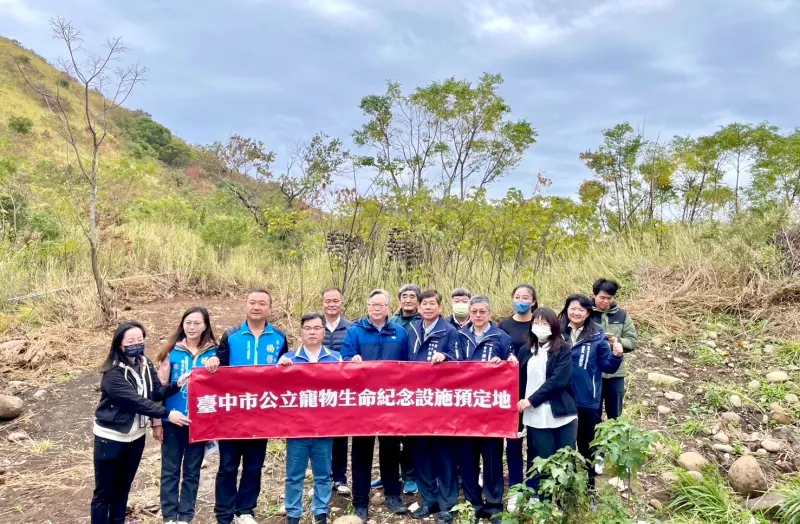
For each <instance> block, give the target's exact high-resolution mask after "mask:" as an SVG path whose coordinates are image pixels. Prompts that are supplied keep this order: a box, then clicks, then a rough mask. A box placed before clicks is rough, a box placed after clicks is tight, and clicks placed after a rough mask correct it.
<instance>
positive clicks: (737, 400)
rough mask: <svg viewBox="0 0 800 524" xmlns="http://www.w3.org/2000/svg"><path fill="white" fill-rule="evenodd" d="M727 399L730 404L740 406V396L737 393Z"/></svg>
mask: <svg viewBox="0 0 800 524" xmlns="http://www.w3.org/2000/svg"><path fill="white" fill-rule="evenodd" d="M728 401H729V402H730V403H731V406H733V407H735V408H740V407H742V397H740V396H739V395H731V397H730V398H729V399H728Z"/></svg>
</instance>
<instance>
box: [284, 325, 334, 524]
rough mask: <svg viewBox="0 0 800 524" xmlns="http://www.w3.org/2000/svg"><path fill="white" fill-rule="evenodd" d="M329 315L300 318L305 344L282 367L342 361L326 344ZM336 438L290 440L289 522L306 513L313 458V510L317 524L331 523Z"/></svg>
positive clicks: (288, 469)
mask: <svg viewBox="0 0 800 524" xmlns="http://www.w3.org/2000/svg"><path fill="white" fill-rule="evenodd" d="M324 322H325V317H324V316H322V315H321V314H319V313H308V314H307V315H304V316H303V318H302V319H300V335H301V337H302V339H303V347H301V348H300V349H297V350H295V351H292V352H290V353H287V354H286V355H284V356H282V357H281V359H280V360H279V361H278V365H280V366H292V365H295V364H309V363H320V364H323V363H338V362H341V361H342V357H341V355H339V353H338V352H336V351H331V350H330V349H329V348H327V347H325V346H323V344H322V341H323V339H324V338H325V335H324V333H325V326H324V325H323V324H324ZM332 449H333V439H332V438H290V439H286V523H287V524H300V518H301V517H302V516H303V481H304V480H305V478H306V467H308V461H309V460H311V471H312V473H313V474H314V500H313V502H312V503H311V511H312V513H313V514H314V522H315V524H327V522H328V505H329V504H330V502H331V452H332Z"/></svg>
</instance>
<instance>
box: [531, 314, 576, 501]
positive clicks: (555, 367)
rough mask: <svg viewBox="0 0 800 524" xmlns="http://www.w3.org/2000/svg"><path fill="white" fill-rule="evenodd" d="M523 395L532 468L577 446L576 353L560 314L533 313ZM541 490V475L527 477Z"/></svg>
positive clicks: (534, 487)
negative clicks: (538, 459) (568, 342)
mask: <svg viewBox="0 0 800 524" xmlns="http://www.w3.org/2000/svg"><path fill="white" fill-rule="evenodd" d="M519 364H520V365H519V373H520V380H519V387H520V398H521V399H522V400H520V401H519V403H518V404H517V410H518V411H519V412H520V413H521V414H522V416H521V421H520V422H521V425H523V426H525V428H526V429H527V434H528V435H527V437H528V460H527V462H528V467H527V469H530V468H531V466H533V459H534V458H535V457H542V458H548V457H550V456H551V455H553V454H554V453H555V452H556V451H558V450H559V449H561V448H563V447H567V446H569V447H571V448H573V449H574V448H575V441H576V438H577V434H578V409H577V407H576V405H575V393H574V391H573V388H572V381H571V379H572V354H571V353H570V351H569V348H568V347H566V344H564V341H563V339H562V337H561V325H560V323H559V321H558V317H557V316H556V314H555V313H554V312H553V311H552V310H551V309H547V308H539V309H537V310H536V311H535V312H534V314H533V322H532V324H531V332H530V333H529V340H528V344H526V345H525V346H523V347H522V349H520V353H519ZM526 483H527V485H528V487H530V488H532V489H534V490H536V491H537V492H538V490H539V478H538V477H533V478H531V479H528V480H527V482H526Z"/></svg>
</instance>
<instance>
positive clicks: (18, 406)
mask: <svg viewBox="0 0 800 524" xmlns="http://www.w3.org/2000/svg"><path fill="white" fill-rule="evenodd" d="M24 406H25V403H24V402H22V399H21V398H19V397H14V396H11V395H0V420H11V419H14V418H17V417H18V416H20V415H21V414H22V408H23V407H24Z"/></svg>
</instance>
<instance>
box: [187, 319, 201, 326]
mask: <svg viewBox="0 0 800 524" xmlns="http://www.w3.org/2000/svg"><path fill="white" fill-rule="evenodd" d="M203 324H205V322H197V321H194V322H193V321H191V320H187V321H185V322H184V323H183V325H184V326H186V327H200V326H202V325H203Z"/></svg>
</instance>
